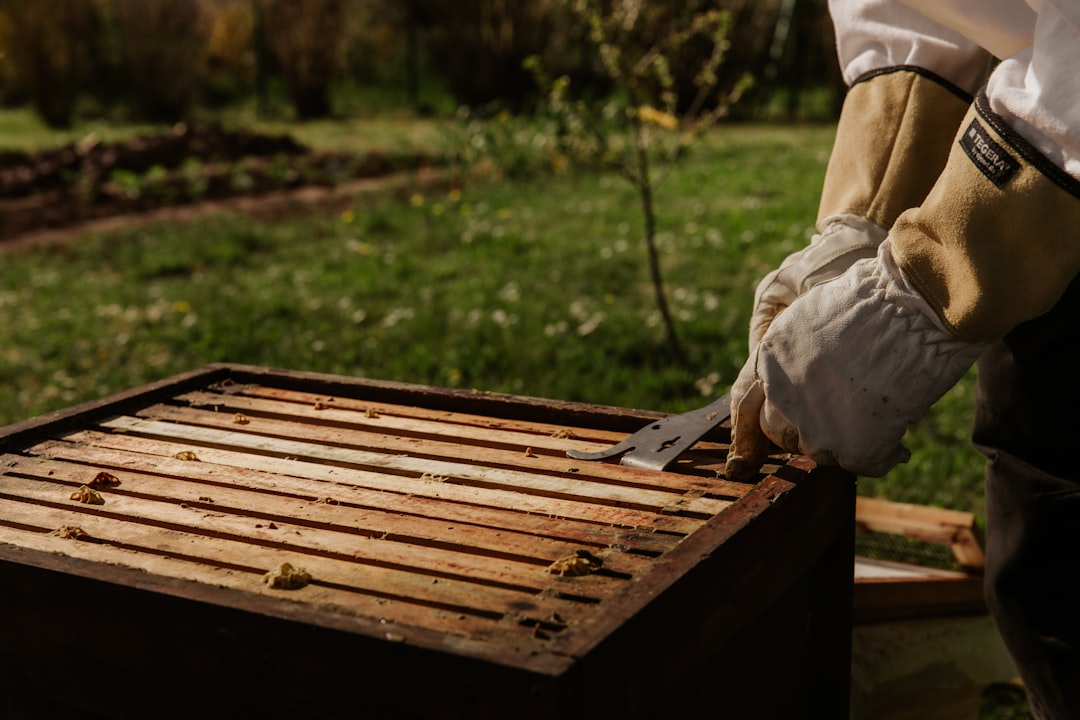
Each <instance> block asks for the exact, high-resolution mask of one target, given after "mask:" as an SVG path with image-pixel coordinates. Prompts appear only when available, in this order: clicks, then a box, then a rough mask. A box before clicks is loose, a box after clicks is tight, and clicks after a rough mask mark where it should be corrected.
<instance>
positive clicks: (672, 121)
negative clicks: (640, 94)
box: [637, 105, 679, 130]
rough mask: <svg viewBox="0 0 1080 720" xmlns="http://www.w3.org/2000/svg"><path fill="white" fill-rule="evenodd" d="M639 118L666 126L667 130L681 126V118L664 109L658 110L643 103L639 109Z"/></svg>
mask: <svg viewBox="0 0 1080 720" xmlns="http://www.w3.org/2000/svg"><path fill="white" fill-rule="evenodd" d="M637 116H638V120H641V121H642V122H646V123H651V124H652V125H657V126H659V127H662V128H664V129H665V130H675V129H676V128H678V127H679V120H678V118H676V117H675V116H674V115H672V114H671V113H666V112H664V111H662V110H657V109H656V108H654V107H651V106H649V105H642V106H641V107H639V108H638V110H637Z"/></svg>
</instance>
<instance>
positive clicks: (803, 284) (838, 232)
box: [750, 215, 886, 353]
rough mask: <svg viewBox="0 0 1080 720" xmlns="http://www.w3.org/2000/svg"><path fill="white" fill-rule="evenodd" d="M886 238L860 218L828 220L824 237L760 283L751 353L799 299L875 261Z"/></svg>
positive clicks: (834, 218) (815, 238)
mask: <svg viewBox="0 0 1080 720" xmlns="http://www.w3.org/2000/svg"><path fill="white" fill-rule="evenodd" d="M885 234H886V233H885V231H884V230H883V229H881V228H880V227H878V226H877V225H876V224H874V223H873V222H871V221H870V220H867V219H866V218H862V217H859V216H857V215H835V216H832V217H830V218H827V219H826V220H825V221H824V222H823V223H822V231H821V234H820V235H815V236H814V238H813V239H812V240H811V241H810V244H809V245H807V246H806V247H805V248H803V249H802V250H799V251H797V252H794V253H792V254H791V255H789V256H788V257H787V258H786V259H785V260H784V262H782V263H781V264H780V267H779V268H777V269H776V270H773V271H772V272H770V273H769V274H768V275H766V276H765V277H764V278H763V279H762V281H761V282H760V283H758V286H757V290H756V291H755V292H754V310H753V312H752V314H751V315H750V352H751V353H753V351H754V348H756V347H757V344H758V343H759V342H760V341H761V337H762V336H763V335H764V334H765V331H766V330H768V329H769V325H771V324H772V321H773V320H774V319H776V316H777V315H779V314H780V312H781V311H783V310H784V309H785V308H787V307H788V306H789V305H791V303H793V302H795V299H796V298H797V297H799V296H800V295H802V294H803V293H805V292H806V291H807V290H809V289H810V288H812V287H813V286H814V285H817V284H818V283H821V282H825V281H827V280H832V279H833V278H835V277H837V276H838V275H840V274H841V273H843V272H844V271H845V270H847V269H848V268H849V267H851V265H852V264H853V263H854V262H855V261H856V260H861V259H864V258H870V257H873V256H874V255H875V253H876V252H877V247H878V245H879V244H881V241H882V240H884V239H885Z"/></svg>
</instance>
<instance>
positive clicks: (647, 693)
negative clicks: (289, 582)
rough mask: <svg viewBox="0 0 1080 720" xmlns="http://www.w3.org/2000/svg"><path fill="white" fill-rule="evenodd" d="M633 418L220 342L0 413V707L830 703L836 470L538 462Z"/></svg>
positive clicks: (341, 712)
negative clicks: (308, 366) (742, 475)
mask: <svg viewBox="0 0 1080 720" xmlns="http://www.w3.org/2000/svg"><path fill="white" fill-rule="evenodd" d="M655 417H658V415H657V414H656V413H648V412H642V411H636V410H628V409H621V408H611V407H603V406H595V405H585V404H580V403H571V402H557V401H549V400H541V399H536V398H523V397H516V396H506V395H497V394H489V393H482V392H475V391H452V390H443V389H439V388H431V387H424V386H415V385H405V384H400V383H390V382H381V381H372V380H361V379H355V378H344V377H338V376H328V375H318V374H311V373H297V372H291V371H284V370H270V369H265V368H257V367H250V366H239V365H224V364H223V365H214V366H210V367H207V368H204V369H202V370H199V371H196V372H192V373H188V374H185V375H182V376H178V377H175V378H170V379H167V380H163V381H161V382H158V383H154V384H152V385H148V386H145V387H143V388H138V389H135V390H132V391H129V392H125V393H121V394H119V395H116V396H113V397H111V398H107V399H103V400H100V401H96V402H92V403H87V404H84V405H81V406H78V407H76V408H72V409H69V410H65V411H60V412H57V413H52V414H50V415H47V416H43V417H41V418H36V419H33V420H30V421H27V422H24V423H19V424H17V425H14V426H11V427H9V428H6V429H3V430H0V453H3V454H2V455H0V607H3V608H5V611H6V614H7V616H8V618H9V619H10V618H19V621H18V622H10V623H8V625H9V627H8V629H6V631H5V641H4V643H3V644H2V645H0V697H2V698H3V700H0V715H4V716H5V717H22V716H27V717H31V716H36V715H40V714H41V713H42V712H46V713H49V712H51V713H61V714H62V713H65V712H76V711H78V712H84V713H90V714H100V715H104V716H109V717H136V716H138V717H144V716H146V715H148V714H149V715H161V714H164V715H172V714H177V715H180V714H187V713H190V712H197V711H200V710H203V711H205V710H207V709H209V708H212V709H213V711H214V712H215V713H216V712H219V711H220V712H233V713H243V714H245V715H252V714H254V713H257V712H269V713H271V714H273V715H283V714H286V713H289V714H300V715H305V716H306V715H312V716H335V717H341V716H347V715H351V714H357V715H359V714H361V713H362V714H363V715H364V716H365V717H440V718H451V717H469V718H483V717H492V718H494V717H521V718H531V717H536V718H540V717H545V718H551V717H559V718H564V717H585V716H597V715H599V716H615V715H616V714H617V715H618V716H620V717H646V716H653V715H657V714H664V715H670V714H672V713H674V714H675V715H679V714H681V713H690V712H694V713H701V712H706V713H713V714H716V713H718V712H720V711H723V712H725V713H728V714H730V715H731V716H733V717H751V716H756V717H773V716H783V717H800V716H806V717H824V716H828V717H842V716H844V714H845V713H846V707H847V701H848V698H847V693H848V687H849V677H848V672H849V665H850V622H851V592H852V577H851V567H852V538H853V525H852V522H851V518H852V516H853V510H854V481H853V478H852V477H851V476H849V475H847V474H845V473H842V472H839V471H836V470H826V469H822V468H816V467H815V466H814V465H813V463H812V462H810V461H809V460H808V459H807V458H801V457H790V456H777V457H775V458H774V464H773V465H770V466H767V467H766V468H765V471H766V472H765V473H763V474H762V476H761V477H760V478H759V479H758V481H757V482H755V483H751V484H739V483H732V482H729V481H727V480H725V479H723V478H722V477H721V476H720V475H719V474H718V473H717V470H718V469H719V468H720V467H722V462H723V456H724V453H725V452H726V442H727V434H728V432H729V430H728V429H727V428H720V429H718V430H717V431H714V433H713V435H712V436H710V437H709V438H706V440H705V441H703V442H701V443H699V444H698V446H695V448H694V449H693V450H691V451H690V452H689V453H688V454H687V455H686V456H684V457H683V458H681V459H680V461H679V462H678V463H677V464H676V465H675V467H674V468H673V469H674V471H673V472H663V473H657V472H653V471H646V470H640V469H636V468H625V467H622V466H619V465H613V464H609V463H589V464H583V463H581V462H580V461H572V460H570V459H569V458H567V457H566V456H565V450H566V449H570V448H579V449H597V448H599V447H602V446H605V445H607V444H609V443H611V442H614V441H615V440H617V439H618V438H620V437H622V436H624V435H625V434H626V433H628V432H631V431H633V430H636V429H637V428H638V427H640V425H641V424H642V423H643V422H647V421H648V420H650V419H654V418H655ZM185 453H190V455H191V457H190V459H184V457H185ZM98 473H107V474H108V475H111V476H112V477H113V478H114V479H116V480H119V485H108V484H107V485H106V486H105V487H102V488H100V493H101V495H102V497H103V500H104V501H105V502H104V504H103V505H91V504H83V503H80V502H77V501H76V500H72V499H71V498H70V496H69V494H71V493H73V492H75V491H77V489H78V487H79V486H81V485H86V484H88V483H90V482H91V481H92V480H93V479H94V478H96V477H97V474H98ZM320 501H322V502H320ZM54 525H56V526H61V525H63V526H69V527H71V526H76V525H77V526H81V527H82V528H83V529H84V531H85V532H86V533H87V536H86V537H85V539H84V540H82V541H80V540H77V539H65V538H62V537H58V536H56V535H54V534H52V532H51V531H52V530H53V526H54ZM56 529H57V530H59V529H60V528H59V527H57V528H56ZM582 553H584V554H582ZM581 557H585V558H591V560H588V561H587V562H585V563H584V565H586V570H595V567H588V565H589V563H590V562H593V561H595V563H596V564H599V563H600V562H602V567H601V568H600V569H599V570H596V571H595V572H583V574H581V575H579V576H572V575H560V574H558V573H557V572H552V571H551V570H550V569H549V565H551V564H552V562H553V561H559V560H566V559H568V558H569V559H570V560H571V561H573V559H574V558H581ZM279 560H283V561H292V564H295V565H304V566H305V567H307V568H309V569H310V571H311V576H312V579H311V582H310V583H309V584H308V585H307V586H305V587H302V588H299V589H295V590H282V589H276V588H273V587H269V586H268V585H266V584H264V583H263V582H262V580H263V573H264V572H265V571H267V570H271V569H272V566H273V565H275V564H276V563H277V561H279ZM575 567H576V566H575Z"/></svg>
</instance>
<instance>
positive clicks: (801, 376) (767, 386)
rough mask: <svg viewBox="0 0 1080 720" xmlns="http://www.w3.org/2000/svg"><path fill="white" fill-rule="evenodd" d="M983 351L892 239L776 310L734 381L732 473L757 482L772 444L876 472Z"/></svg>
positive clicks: (891, 461) (904, 454)
mask: <svg viewBox="0 0 1080 720" xmlns="http://www.w3.org/2000/svg"><path fill="white" fill-rule="evenodd" d="M986 347H988V345H987V344H985V343H968V342H962V341H959V340H956V339H955V338H954V337H953V336H952V334H951V333H949V332H948V331H947V330H946V329H945V326H944V325H943V324H942V323H941V321H940V319H939V318H938V316H937V314H936V313H935V312H934V310H933V309H932V308H931V307H930V305H929V304H927V302H926V301H925V300H924V299H923V297H922V295H920V294H919V292H918V290H917V289H916V288H915V287H914V285H912V284H911V283H910V281H909V280H908V279H907V277H906V276H905V275H904V273H903V272H902V271H901V270H900V268H899V267H898V266H897V264H896V261H895V260H894V258H893V253H892V245H891V240H889V239H886V240H885V241H884V242H882V244H881V246H880V248H879V249H878V253H877V255H876V256H875V257H874V258H871V259H866V260H860V261H858V262H856V263H855V264H854V265H852V266H851V268H850V269H848V270H847V272H845V273H844V274H843V275H841V276H840V277H838V278H836V279H835V280H833V281H831V282H826V283H823V284H819V285H816V286H815V287H813V288H812V289H810V290H808V291H807V292H806V293H805V294H803V295H802V296H801V297H799V298H798V299H796V300H795V301H794V302H793V303H792V304H791V306H790V307H789V308H788V309H787V310H786V311H785V312H783V313H781V314H780V315H778V316H777V317H776V319H775V320H774V321H773V322H772V324H771V326H770V327H769V328H768V330H767V331H766V332H765V333H764V336H763V337H762V339H761V342H760V343H759V344H758V345H757V347H756V349H755V350H754V351H753V352H752V353H751V354H750V358H749V360H747V362H746V365H745V366H744V367H743V369H742V371H741V372H740V373H739V377H738V379H737V380H736V381H735V384H734V385H733V386H732V388H731V408H732V414H731V422H732V442H731V449H730V451H729V454H728V460H727V475H728V477H729V478H731V479H733V480H737V481H747V480H749V479H751V478H752V477H753V476H754V475H755V474H756V473H757V471H758V470H759V469H760V467H761V465H762V464H763V462H764V460H765V458H766V456H767V454H768V450H769V440H772V441H773V442H775V443H776V444H777V445H779V446H780V447H782V448H783V449H784V450H786V451H788V452H796V453H802V454H805V455H809V456H810V457H811V458H813V459H814V460H815V461H817V462H818V463H821V464H827V465H840V466H841V467H843V468H845V469H847V470H849V471H851V472H854V473H858V474H861V475H870V476H880V475H883V474H885V473H886V472H887V471H888V470H889V469H890V468H892V467H893V466H895V465H896V464H897V463H900V462H904V461H905V460H907V458H908V455H909V453H908V451H907V449H906V448H904V447H903V445H902V444H901V439H902V438H903V435H904V433H905V431H906V430H907V427H908V425H909V424H911V423H913V422H915V421H916V420H918V419H919V418H921V417H922V416H923V415H925V414H926V412H927V410H929V408H930V406H931V405H932V404H933V403H934V402H935V401H936V400H937V399H938V398H939V397H940V396H941V395H942V394H944V393H945V391H946V390H948V389H949V388H950V387H951V386H952V385H953V384H955V383H956V382H957V380H959V379H960V377H961V376H962V375H963V374H964V373H965V372H966V371H967V369H968V368H969V367H970V366H971V365H972V364H973V363H974V362H975V360H976V358H977V357H978V356H979V355H980V354H981V353H982V352H983V350H985V349H986Z"/></svg>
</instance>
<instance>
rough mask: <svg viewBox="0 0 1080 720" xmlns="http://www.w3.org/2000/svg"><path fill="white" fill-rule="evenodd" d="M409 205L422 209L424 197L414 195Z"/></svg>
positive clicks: (417, 194) (418, 194)
mask: <svg viewBox="0 0 1080 720" xmlns="http://www.w3.org/2000/svg"><path fill="white" fill-rule="evenodd" d="M409 204H410V205H412V206H413V207H420V206H421V205H423V204H424V196H423V195H421V194H420V193H413V195H412V197H410V198H409Z"/></svg>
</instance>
